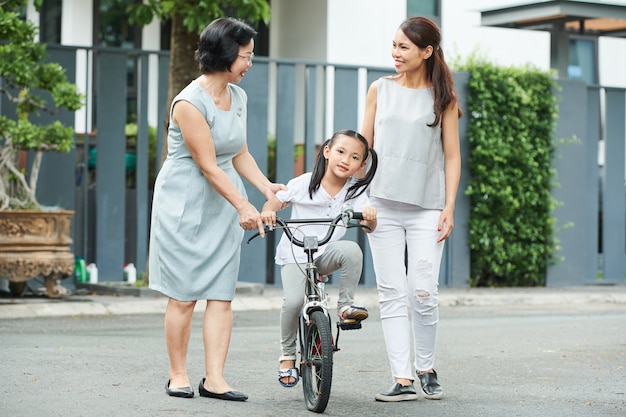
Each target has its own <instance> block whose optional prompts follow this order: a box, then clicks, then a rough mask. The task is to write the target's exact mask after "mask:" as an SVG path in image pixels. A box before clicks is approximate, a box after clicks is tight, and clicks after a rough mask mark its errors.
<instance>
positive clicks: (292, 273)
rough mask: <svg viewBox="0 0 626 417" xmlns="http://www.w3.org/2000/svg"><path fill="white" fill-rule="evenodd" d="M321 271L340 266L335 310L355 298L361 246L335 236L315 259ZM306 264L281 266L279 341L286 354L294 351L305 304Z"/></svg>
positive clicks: (283, 352)
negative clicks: (333, 240) (281, 286)
mask: <svg viewBox="0 0 626 417" xmlns="http://www.w3.org/2000/svg"><path fill="white" fill-rule="evenodd" d="M315 265H316V266H317V270H318V272H319V273H320V274H321V275H329V274H332V273H333V272H335V271H337V270H340V276H339V298H338V299H337V310H338V311H340V310H341V308H342V307H346V306H350V305H352V303H353V302H354V293H355V291H356V287H357V285H358V283H359V279H360V278H361V270H362V269H363V252H362V251H361V247H360V246H359V245H358V244H357V243H356V242H353V241H350V240H338V241H335V242H330V243H328V244H327V246H326V249H324V253H322V254H321V255H320V256H318V257H317V258H316V259H315ZM305 266H306V265H303V264H300V265H298V264H295V263H294V264H286V265H283V266H282V267H281V270H280V276H281V280H282V282H283V306H282V308H281V310H280V344H281V348H282V354H283V355H285V356H290V355H295V354H296V350H297V349H296V338H297V336H298V315H299V313H300V310H301V309H302V307H303V306H304V289H305V284H306V276H305V275H304V273H303V272H302V271H303V270H304V267H305Z"/></svg>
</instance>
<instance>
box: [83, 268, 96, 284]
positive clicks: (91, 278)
mask: <svg viewBox="0 0 626 417" xmlns="http://www.w3.org/2000/svg"><path fill="white" fill-rule="evenodd" d="M86 270H87V282H89V283H90V284H97V283H98V267H97V266H96V264H88V265H87V268H86Z"/></svg>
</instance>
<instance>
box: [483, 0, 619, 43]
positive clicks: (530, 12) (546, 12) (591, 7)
mask: <svg viewBox="0 0 626 417" xmlns="http://www.w3.org/2000/svg"><path fill="white" fill-rule="evenodd" d="M481 24H482V25H483V26H495V27H504V28H514V29H531V30H532V29H534V30H553V28H554V27H555V25H557V26H560V25H564V26H565V28H566V30H567V31H568V32H572V33H582V34H588V35H597V36H613V37H621V38H626V5H625V4H624V3H622V4H617V3H613V4H608V3H607V2H606V1H602V2H600V1H577V0H552V1H539V2H537V1H535V2H532V3H527V4H519V5H515V6H507V7H500V8H495V9H489V10H483V11H481Z"/></svg>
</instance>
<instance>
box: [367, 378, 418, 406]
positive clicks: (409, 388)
mask: <svg viewBox="0 0 626 417" xmlns="http://www.w3.org/2000/svg"><path fill="white" fill-rule="evenodd" d="M374 398H375V399H376V401H384V402H398V401H415V400H417V392H416V391H415V388H413V384H411V385H401V384H399V383H398V382H394V383H393V385H392V386H391V387H390V388H389V389H388V390H387V391H385V392H382V393H380V394H376V396H375V397H374Z"/></svg>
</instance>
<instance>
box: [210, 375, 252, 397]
mask: <svg viewBox="0 0 626 417" xmlns="http://www.w3.org/2000/svg"><path fill="white" fill-rule="evenodd" d="M205 380H206V378H202V381H201V382H200V385H199V386H198V392H199V393H200V396H201V397H208V398H216V399H218V400H226V401H246V400H247V399H248V396H247V395H246V394H244V393H243V392H239V391H226V392H225V393H223V394H216V393H214V392H211V391H209V390H207V389H206V388H204V381H205Z"/></svg>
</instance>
